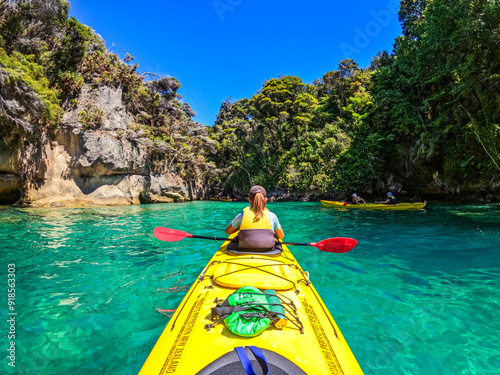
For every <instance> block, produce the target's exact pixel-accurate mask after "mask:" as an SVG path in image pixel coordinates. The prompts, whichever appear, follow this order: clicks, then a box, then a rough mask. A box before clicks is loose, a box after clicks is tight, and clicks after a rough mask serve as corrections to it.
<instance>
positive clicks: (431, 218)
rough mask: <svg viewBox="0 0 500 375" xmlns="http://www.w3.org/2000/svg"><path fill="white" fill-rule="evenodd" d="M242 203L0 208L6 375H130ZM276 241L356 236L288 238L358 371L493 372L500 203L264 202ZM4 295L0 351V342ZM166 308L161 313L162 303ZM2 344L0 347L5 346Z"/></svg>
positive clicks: (497, 345)
mask: <svg viewBox="0 0 500 375" xmlns="http://www.w3.org/2000/svg"><path fill="white" fill-rule="evenodd" d="M244 206H245V204H243V203H224V202H192V203H185V204H165V205H142V206H131V207H115V208H86V209H15V208H0V249H1V252H0V260H1V262H0V267H1V275H2V279H3V280H4V290H6V284H7V281H6V280H7V272H8V269H7V265H8V264H9V263H15V264H16V306H15V308H16V310H15V311H16V312H17V314H18V315H17V316H16V320H17V322H16V368H15V369H12V368H10V367H9V366H8V365H7V363H8V359H7V358H6V357H5V356H3V359H2V362H3V363H1V364H0V366H1V367H0V368H1V369H2V370H1V371H0V372H1V373H2V374H3V373H12V374H33V373H35V374H65V373H71V374H72V375H78V374H85V375H89V374H136V373H137V372H138V371H139V369H140V367H141V365H142V363H143V362H144V361H145V359H146V357H147V355H148V354H149V352H150V350H151V348H152V347H153V345H154V344H155V342H156V340H157V339H158V337H159V335H160V334H161V332H162V331H163V328H164V327H165V326H166V324H167V323H168V320H169V318H168V317H167V316H165V315H164V314H162V313H161V312H160V311H158V310H161V311H163V310H173V309H175V308H176V307H177V305H178V304H179V302H180V301H181V300H182V298H183V296H184V294H185V293H186V291H187V289H188V288H189V287H190V286H191V284H192V282H193V281H194V278H195V277H196V276H197V275H198V274H199V272H200V271H201V269H202V268H203V267H204V266H205V265H206V263H207V262H208V260H209V259H210V257H211V256H212V255H213V253H214V252H215V251H216V249H217V248H218V244H220V243H216V242H215V241H207V240H196V239H184V240H182V241H179V242H175V243H166V242H160V241H158V240H156V239H155V238H154V236H153V234H152V233H153V228H154V227H156V226H164V227H170V228H176V229H181V230H186V231H188V232H190V233H194V234H199V235H207V236H223V235H224V228H225V227H226V225H227V224H228V223H229V222H230V221H231V220H232V218H233V217H234V216H235V215H236V214H237V212H238V210H240V209H241V208H243V207H244ZM269 208H270V209H271V210H272V211H274V212H275V213H276V214H277V215H278V217H279V219H280V222H281V224H282V225H283V227H284V230H285V234H286V237H285V239H286V240H288V241H296V242H311V241H319V240H321V239H325V238H329V237H337V236H346V237H353V238H356V239H358V241H359V244H358V246H357V247H356V248H355V249H354V250H352V251H351V252H349V253H346V254H330V253H323V252H320V251H319V250H317V249H316V248H312V247H295V248H291V249H292V251H293V252H294V254H295V256H296V257H297V259H298V261H299V262H300V264H301V265H302V267H303V268H304V269H306V270H308V271H309V272H310V274H311V280H312V282H313V283H314V285H315V286H316V288H317V289H318V291H319V293H320V294H321V296H322V298H323V300H324V301H325V303H326V305H327V307H328V308H329V310H330V312H331V313H332V315H333V317H334V318H335V320H336V321H337V323H338V325H339V326H340V328H341V330H342V333H343V334H344V336H345V337H346V339H347V341H348V343H349V345H350V347H351V349H352V351H353V352H354V354H355V356H356V358H357V359H358V362H359V363H360V365H361V368H362V369H363V371H364V372H365V374H380V375H382V374H384V375H392V374H394V375H396V374H397V375H401V374H429V375H433V374H446V375H452V374H453V375H457V374H498V373H500V370H499V369H500V357H499V353H500V340H499V339H498V338H499V337H500V325H499V323H498V322H499V321H500V206H499V205H484V206H464V205H437V206H431V207H430V208H429V209H428V210H427V211H423V212H418V211H401V212H397V211H393V212H380V211H379V212H370V211H346V212H344V211H338V210H336V209H332V208H324V207H322V206H321V205H320V204H319V203H277V204H269ZM7 312H8V311H7V293H6V291H5V292H4V297H2V304H1V306H0V314H1V316H2V317H3V318H2V321H3V322H4V323H3V324H4V325H3V326H2V327H3V331H2V332H4V333H3V334H2V340H1V342H2V343H3V347H2V349H8V348H9V345H8V341H9V340H8V339H7V332H8V329H9V326H8V324H7V322H6V320H7ZM165 314H171V313H169V312H165ZM5 352H7V350H4V353H5Z"/></svg>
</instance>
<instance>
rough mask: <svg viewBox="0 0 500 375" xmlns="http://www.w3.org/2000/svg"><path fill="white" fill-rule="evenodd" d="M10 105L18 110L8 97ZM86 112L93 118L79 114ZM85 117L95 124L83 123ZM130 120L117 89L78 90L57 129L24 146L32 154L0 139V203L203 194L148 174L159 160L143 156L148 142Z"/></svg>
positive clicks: (131, 200) (134, 200)
mask: <svg viewBox="0 0 500 375" xmlns="http://www.w3.org/2000/svg"><path fill="white" fill-rule="evenodd" d="M11 108H18V107H17V105H16V104H15V103H13V102H12V103H11ZM85 111H94V112H93V113H94V114H96V113H97V114H98V116H94V117H90V116H87V117H85V115H84V114H83V115H82V113H84V112H85ZM88 118H92V119H94V120H96V119H97V120H98V121H97V122H94V123H92V124H89V123H85V120H86V119H88ZM82 119H83V120H82ZM132 122H133V117H132V116H131V115H130V114H128V113H127V111H126V109H125V106H124V105H123V103H122V91H121V89H112V88H109V87H101V88H98V89H94V90H92V89H91V88H90V87H85V88H84V89H83V91H82V94H81V96H80V97H79V99H78V104H77V105H76V106H74V107H73V108H71V109H69V110H67V111H66V112H65V114H64V116H63V120H62V124H61V126H60V129H59V131H57V132H56V133H54V134H46V136H45V137H43V139H42V140H41V141H40V144H39V145H37V146H38V147H39V149H38V150H31V151H26V150H25V151H24V155H25V154H26V153H28V154H33V153H37V154H39V155H40V157H39V158H28V159H29V160H28V159H27V158H26V157H24V156H23V152H21V151H20V150H19V149H17V150H16V149H14V150H11V149H8V148H7V147H2V145H1V144H0V204H12V203H14V202H16V201H17V204H20V205H25V206H33V207H46V206H93V205H130V204H140V203H156V202H159V203H167V202H180V201H185V200H191V199H196V198H197V197H202V196H203V190H202V188H201V187H199V186H198V187H197V186H194V187H193V186H191V185H190V184H188V183H186V182H185V181H183V180H182V179H181V178H179V177H178V176H176V175H172V174H165V173H163V174H158V172H156V173H155V172H153V171H158V170H162V168H155V163H158V161H153V160H152V159H151V157H150V154H151V153H150V152H149V150H148V147H150V146H151V141H150V140H149V139H147V138H141V137H140V135H138V134H136V133H134V132H133V131H131V130H130V129H129V125H131V124H132ZM23 124H24V123H23ZM24 125H26V126H28V125H29V124H28V125H27V124H24ZM31 159H33V160H31ZM26 170H29V171H30V173H26ZM27 175H29V178H26V177H27Z"/></svg>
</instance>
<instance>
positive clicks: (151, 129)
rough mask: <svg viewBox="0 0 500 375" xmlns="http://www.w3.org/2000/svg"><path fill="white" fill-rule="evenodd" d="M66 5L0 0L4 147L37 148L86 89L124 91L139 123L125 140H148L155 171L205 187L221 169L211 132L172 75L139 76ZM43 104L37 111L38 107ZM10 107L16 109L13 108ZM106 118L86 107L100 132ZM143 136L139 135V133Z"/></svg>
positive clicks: (88, 122) (85, 119) (56, 0)
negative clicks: (209, 156) (212, 158)
mask: <svg viewBox="0 0 500 375" xmlns="http://www.w3.org/2000/svg"><path fill="white" fill-rule="evenodd" d="M68 10H69V4H68V2H67V1H65V0H11V1H0V80H1V81H2V86H3V87H2V88H0V94H1V95H0V104H2V106H1V109H2V110H0V137H1V139H2V141H3V143H4V144H9V143H11V142H20V141H22V140H23V139H26V140H28V142H32V140H33V139H34V138H39V137H33V134H35V133H37V134H41V133H44V132H47V131H57V128H58V126H59V125H60V123H61V118H62V114H63V113H64V112H65V111H67V110H68V109H71V108H74V107H75V106H77V105H78V99H79V96H80V94H81V93H82V89H83V88H84V87H86V88H87V89H88V90H94V89H98V88H99V87H103V86H105V87H110V88H113V89H120V90H121V92H122V93H123V94H122V100H123V103H124V104H125V106H126V108H127V110H128V112H129V113H130V114H131V115H132V116H133V122H132V123H130V124H128V125H129V128H130V130H131V132H130V133H127V135H126V136H130V137H132V138H137V137H144V136H145V137H148V138H149V139H150V141H151V142H150V145H149V153H150V154H151V160H152V161H154V163H153V165H151V168H152V169H153V170H154V171H155V172H156V173H168V172H170V173H176V174H178V175H179V176H181V177H183V178H184V179H187V180H189V181H195V182H203V181H205V177H207V176H211V174H210V171H212V170H213V169H214V166H213V165H212V164H211V163H209V162H208V161H207V160H206V158H205V156H204V155H205V154H206V153H207V151H211V150H213V149H214V147H215V145H214V142H213V141H212V140H210V139H208V137H207V132H208V131H207V127H205V126H203V125H201V124H199V123H197V122H195V121H193V120H192V117H193V116H195V113H194V111H193V110H192V109H191V108H190V106H189V105H188V104H187V103H183V102H182V101H181V96H180V95H179V94H178V93H177V90H178V89H179V88H180V84H179V82H178V81H177V80H176V79H175V78H173V77H159V76H156V75H154V74H139V73H138V72H137V68H138V64H135V65H132V63H131V62H132V60H134V58H133V57H132V56H130V55H128V54H127V56H125V58H124V59H123V60H122V59H120V58H119V57H118V56H116V55H115V54H112V53H110V52H108V51H107V50H106V48H105V44H104V41H103V40H102V38H101V37H100V36H99V35H97V34H95V33H94V32H93V31H92V30H91V29H90V27H88V26H85V25H82V24H81V23H80V22H78V21H77V20H76V19H75V18H73V17H71V18H68ZM36 101H39V102H40V105H39V106H38V108H36V110H34V109H31V108H30V106H31V103H33V102H36ZM8 103H10V104H8ZM103 115H104V112H103V111H102V110H101V109H100V108H99V107H97V106H94V105H92V103H87V104H86V105H85V106H84V108H83V109H82V110H81V111H80V112H79V116H78V120H79V122H80V123H81V125H82V128H83V130H84V131H92V130H99V128H100V126H101V123H102V117H103ZM137 131H139V132H140V134H139V135H138V133H137Z"/></svg>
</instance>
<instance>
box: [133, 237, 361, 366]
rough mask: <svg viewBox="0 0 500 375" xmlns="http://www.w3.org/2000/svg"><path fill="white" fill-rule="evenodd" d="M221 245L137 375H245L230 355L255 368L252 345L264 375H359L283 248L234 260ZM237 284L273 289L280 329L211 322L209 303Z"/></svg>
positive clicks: (313, 292) (323, 308)
mask: <svg viewBox="0 0 500 375" xmlns="http://www.w3.org/2000/svg"><path fill="white" fill-rule="evenodd" d="M233 236H234V235H233ZM229 243H230V242H229V241H226V242H224V244H223V245H222V246H221V248H220V249H219V251H217V252H216V253H215V255H214V256H213V257H212V259H211V260H210V262H209V263H208V265H207V266H206V267H205V268H204V269H203V271H202V272H201V274H200V276H199V277H198V279H197V280H196V281H195V282H194V284H193V286H192V287H191V289H189V291H188V293H187V294H186V296H185V297H184V299H183V300H182V302H181V304H180V305H179V307H178V308H177V310H176V311H175V313H174V315H173V316H172V318H171V319H170V322H169V323H168V325H167V327H166V328H165V330H164V331H163V333H162V334H161V336H160V338H159V339H158V341H157V343H156V345H155V346H154V348H153V350H152V351H151V353H150V354H149V356H148V358H147V360H146V362H145V363H144V365H143V367H142V369H141V371H140V374H142V375H145V374H155V375H157V374H160V375H162V374H179V375H195V374H197V375H219V374H220V375H222V374H232V375H238V374H246V372H245V371H244V370H243V367H242V362H240V361H241V360H240V359H239V357H238V356H239V352H238V350H235V349H236V348H242V347H244V349H243V350H245V351H246V352H247V355H248V358H249V359H250V361H251V363H252V364H253V365H255V367H256V368H259V367H258V366H259V363H261V362H262V361H260V362H259V361H258V358H257V357H258V356H257V355H256V354H255V359H253V354H252V352H254V349H252V348H253V347H257V348H258V349H260V351H261V354H263V356H264V357H265V359H266V361H267V364H268V366H269V367H268V368H269V374H289V375H305V374H306V375H323V374H324V375H327V374H328V375H332V374H336V375H338V374H345V375H348V374H349V375H356V374H363V372H362V371H361V368H360V367H359V365H358V362H357V361H356V359H355V357H354V355H353V354H352V352H351V350H350V348H349V346H348V345H347V342H346V341H345V339H344V337H343V336H342V333H341V332H340V329H339V327H338V326H337V324H336V323H335V321H334V320H333V318H332V316H331V315H330V313H329V312H328V310H327V308H326V306H325V304H324V303H323V301H322V300H321V298H320V296H319V295H318V293H317V292H316V290H315V289H314V287H313V285H312V284H311V282H310V281H309V274H308V273H307V272H305V271H304V270H302V268H301V267H300V265H299V264H298V263H297V261H296V260H295V258H294V257H293V255H292V253H291V252H290V251H289V250H288V249H287V248H286V246H284V245H282V247H283V252H282V253H281V254H279V255H276V256H268V255H260V254H253V255H252V254H244V255H243V254H239V255H235V254H234V253H231V252H230V251H228V249H227V246H228V244H229ZM245 286H253V287H256V288H258V289H259V290H261V291H264V290H274V291H275V292H276V296H277V297H278V298H279V300H280V301H281V302H282V303H283V307H284V309H285V315H286V325H285V326H284V327H283V324H280V325H278V324H276V325H271V326H270V327H269V328H267V329H265V330H264V331H263V332H262V333H261V334H260V335H258V336H255V337H242V336H237V335H235V334H234V333H232V332H231V331H230V330H229V329H228V328H226V326H225V325H224V324H223V323H222V322H214V321H213V320H212V314H211V311H212V308H214V307H215V306H216V303H218V302H219V303H220V301H222V300H226V299H227V298H228V296H229V295H230V294H232V293H234V292H235V291H236V290H238V289H239V288H241V287H245ZM279 326H281V327H280V328H278V327H279ZM239 350H241V349H239ZM261 365H262V364H261ZM250 373H251V372H250ZM258 373H260V372H258ZM262 373H265V371H264V370H262Z"/></svg>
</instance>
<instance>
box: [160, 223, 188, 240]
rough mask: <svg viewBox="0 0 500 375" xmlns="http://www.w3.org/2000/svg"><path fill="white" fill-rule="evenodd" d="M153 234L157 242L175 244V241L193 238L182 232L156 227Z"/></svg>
mask: <svg viewBox="0 0 500 375" xmlns="http://www.w3.org/2000/svg"><path fill="white" fill-rule="evenodd" d="M153 233H154V235H155V237H156V238H158V239H159V240H161V241H167V242H175V241H180V240H182V239H183V238H186V237H193V235H192V234H189V233H187V232H183V231H182V230H176V229H170V228H161V227H156V228H155V229H154V232H153Z"/></svg>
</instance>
